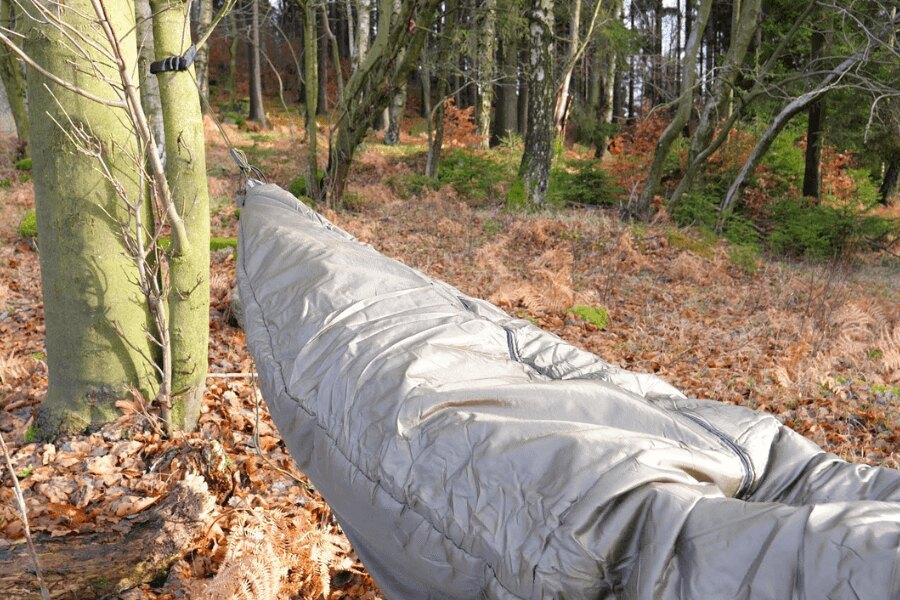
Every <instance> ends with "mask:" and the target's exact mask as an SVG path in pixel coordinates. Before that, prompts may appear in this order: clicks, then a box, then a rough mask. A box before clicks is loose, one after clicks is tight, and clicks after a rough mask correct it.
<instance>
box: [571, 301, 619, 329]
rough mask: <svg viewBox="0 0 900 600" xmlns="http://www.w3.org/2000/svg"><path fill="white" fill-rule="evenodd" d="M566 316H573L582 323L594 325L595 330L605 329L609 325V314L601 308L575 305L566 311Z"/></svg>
mask: <svg viewBox="0 0 900 600" xmlns="http://www.w3.org/2000/svg"><path fill="white" fill-rule="evenodd" d="M566 314H572V315H575V316H577V317H579V318H580V319H581V320H582V321H585V322H587V323H591V324H593V325H595V326H596V327H597V329H606V326H607V325H609V313H608V312H607V311H606V309H605V308H603V307H602V306H590V305H585V304H577V305H575V306H573V307H572V308H570V309H569V310H567V311H566Z"/></svg>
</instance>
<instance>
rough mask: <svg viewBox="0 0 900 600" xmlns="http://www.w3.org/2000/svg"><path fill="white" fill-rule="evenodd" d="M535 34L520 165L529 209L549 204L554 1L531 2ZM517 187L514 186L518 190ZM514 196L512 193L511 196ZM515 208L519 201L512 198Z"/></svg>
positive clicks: (553, 83) (553, 85)
mask: <svg viewBox="0 0 900 600" xmlns="http://www.w3.org/2000/svg"><path fill="white" fill-rule="evenodd" d="M527 13H528V14H527V17H528V25H529V30H530V33H531V36H530V40H529V43H530V44H531V48H530V50H529V52H528V55H529V61H528V68H529V73H528V91H529V98H528V130H527V131H526V133H525V149H524V151H523V153H522V162H521V163H520V164H519V184H520V185H521V188H522V191H523V192H524V202H525V205H526V206H541V205H543V204H545V203H546V201H547V188H548V186H549V183H550V163H551V161H552V160H553V134H554V131H555V130H554V128H553V107H554V100H555V99H556V80H555V78H554V76H553V52H554V43H553V0H531V3H530V5H529V7H528V11H527ZM516 186H517V184H514V186H513V187H514V189H515V187H516ZM511 196H512V194H511ZM510 201H511V203H512V204H513V205H515V204H516V202H517V201H518V199H517V198H515V197H511V198H510Z"/></svg>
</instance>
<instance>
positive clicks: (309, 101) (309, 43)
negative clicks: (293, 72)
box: [296, 0, 321, 200]
mask: <svg viewBox="0 0 900 600" xmlns="http://www.w3.org/2000/svg"><path fill="white" fill-rule="evenodd" d="M296 1H297V6H298V7H299V8H301V9H302V10H303V77H304V79H305V80H306V86H305V91H306V192H307V194H308V195H309V197H310V198H313V199H315V200H318V199H319V197H320V196H321V191H320V190H319V149H318V139H317V134H318V129H319V128H318V124H317V122H316V115H317V114H318V112H319V109H318V107H319V89H318V88H319V72H318V70H319V59H318V44H317V43H316V32H317V31H318V25H317V23H316V6H315V4H314V3H313V0H306V1H305V2H301V0H296Z"/></svg>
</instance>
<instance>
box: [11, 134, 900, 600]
mask: <svg viewBox="0 0 900 600" xmlns="http://www.w3.org/2000/svg"><path fill="white" fill-rule="evenodd" d="M226 128H227V131H228V133H229V136H230V137H231V139H232V141H233V142H234V143H235V144H236V145H237V146H239V147H243V148H244V149H245V150H246V151H247V153H248V155H250V156H251V159H253V160H254V161H255V162H256V163H257V164H258V166H260V167H262V168H263V169H264V170H265V172H266V173H267V174H268V175H269V178H270V179H271V180H272V181H274V182H276V183H279V184H280V185H282V186H284V187H287V186H288V184H289V183H290V181H291V180H292V179H294V178H295V177H296V176H297V174H298V171H299V169H298V168H297V167H296V165H298V164H300V163H301V160H302V157H301V155H300V154H299V150H298V148H300V147H302V144H301V143H300V142H302V139H299V140H298V138H299V137H300V135H299V134H298V133H297V132H296V131H295V130H293V129H292V128H291V127H290V126H288V125H287V124H286V122H285V121H284V120H281V121H278V124H276V126H275V129H274V130H272V131H268V132H252V131H247V130H244V129H239V128H237V127H236V126H233V125H226ZM208 139H209V145H208V156H207V163H208V165H209V175H210V190H211V197H212V199H213V203H212V205H213V232H212V233H213V235H214V236H220V237H232V236H235V235H236V234H237V216H236V209H235V206H234V204H233V196H234V192H235V189H236V187H237V180H236V178H235V177H234V176H233V173H234V169H233V167H232V163H231V160H230V159H229V158H228V156H227V149H226V147H225V145H224V143H223V142H221V141H220V139H219V138H218V137H217V133H216V131H215V128H214V127H213V126H212V125H211V124H210V125H209V126H208ZM323 141H324V140H323ZM402 142H403V143H402V144H401V145H400V146H399V147H386V146H383V145H381V144H379V143H377V141H375V137H374V135H373V136H372V137H371V138H370V140H369V141H368V142H367V144H366V146H365V148H364V149H363V150H361V152H360V154H359V155H358V159H357V161H356V162H355V163H354V167H353V170H352V174H351V180H350V185H349V192H350V193H349V195H348V197H349V199H350V200H351V202H350V204H351V206H350V208H348V209H346V210H343V211H340V212H333V211H325V213H326V216H327V217H328V218H329V219H331V220H332V221H334V222H335V223H336V224H338V225H339V226H341V227H343V228H345V229H346V230H348V231H350V232H351V233H353V234H354V235H356V236H357V237H358V238H359V239H360V240H362V241H364V242H367V243H369V244H372V245H373V246H374V247H375V248H377V249H378V250H380V251H381V252H383V253H385V254H387V255H388V256H391V257H394V258H397V259H399V260H401V261H403V262H405V263H407V264H409V265H412V266H414V267H416V268H418V269H420V270H422V271H424V272H425V273H427V274H428V275H431V276H434V277H436V278H439V279H443V280H445V281H447V282H449V283H450V284H452V285H454V286H456V287H458V288H459V289H461V290H462V291H463V292H465V293H466V294H470V295H473V296H477V297H481V298H486V299H488V300H490V301H492V302H494V303H496V304H498V305H499V306H501V307H502V308H504V309H505V310H507V311H508V312H510V313H512V314H515V315H518V316H521V317H523V318H527V319H530V320H532V321H533V322H535V323H537V324H538V325H540V326H541V327H543V328H545V329H547V330H549V331H552V332H553V333H555V334H557V335H559V336H561V337H562V338H564V339H566V340H568V341H570V342H572V343H574V344H576V345H579V346H581V347H583V348H586V349H587V350H590V351H592V352H595V353H597V354H598V355H600V356H602V357H603V358H604V359H606V360H607V361H610V362H612V363H617V364H619V365H621V366H623V367H625V368H627V369H633V370H639V371H648V372H653V373H656V374H658V375H659V376H660V377H662V378H663V379H665V380H667V381H669V382H670V383H672V384H673V385H675V386H676V387H678V388H680V389H682V390H683V391H684V392H685V393H686V394H688V395H690V396H695V397H700V398H711V399H716V400H720V401H722V402H727V403H733V404H741V405H744V406H748V407H751V408H754V409H760V410H766V411H769V412H771V413H773V414H775V415H776V416H777V417H778V418H779V419H781V420H782V421H783V422H785V423H786V424H788V425H789V426H791V427H793V428H794V429H796V430H798V431H799V432H801V433H803V434H804V435H806V436H808V437H810V438H811V439H812V440H813V441H815V442H816V443H818V444H820V445H821V446H823V447H824V448H826V449H828V450H830V451H832V452H834V453H836V454H838V455H840V456H842V457H844V458H846V459H848V460H851V461H855V462H860V463H867V464H873V465H884V466H888V467H893V468H898V467H900V302H898V294H900V266H898V262H897V260H896V258H891V257H885V256H882V255H869V256H865V257H854V259H853V260H847V261H843V262H841V263H830V264H820V265H813V264H809V263H804V262H794V263H788V262H780V261H776V260H773V259H767V258H765V257H763V258H751V259H750V260H749V261H748V260H746V259H743V260H737V259H736V257H735V255H734V253H733V252H731V248H730V247H729V246H728V244H727V243H726V242H723V241H720V240H715V239H710V238H709V237H708V236H703V235H701V234H699V233H697V232H694V231H692V230H685V229H678V228H676V227H675V226H673V225H672V224H670V223H668V222H666V220H665V219H664V218H663V219H661V220H660V221H658V222H656V223H653V224H650V225H637V224H629V223H625V222H622V221H621V220H619V218H618V217H617V213H615V212H614V211H609V210H598V209H588V208H567V209H556V210H553V211H546V212H539V213H530V214H515V213H509V212H506V211H504V210H503V208H502V203H500V202H491V201H487V202H481V203H478V204H477V205H475V204H473V203H472V202H470V201H467V199H466V198H464V197H461V196H460V194H459V193H458V192H457V191H456V190H454V189H453V188H452V187H450V186H445V187H444V188H442V189H438V190H429V189H427V188H426V189H423V190H422V192H421V194H420V195H418V196H411V197H408V198H404V197H402V195H398V192H397V186H396V185H394V182H396V181H397V180H398V177H402V176H404V175H410V174H413V173H415V172H417V170H418V169H419V168H420V167H421V165H422V164H423V161H424V154H423V140H422V138H421V137H412V136H404V137H403V139H402ZM5 147H11V146H10V145H6V146H5ZM0 180H2V181H3V182H4V183H3V187H2V188H0V339H2V350H0V403H2V410H0V431H2V433H3V436H4V438H5V439H6V441H7V444H8V445H9V446H10V452H11V455H12V462H13V465H14V468H15V471H16V473H17V476H18V478H19V479H20V485H21V486H22V488H23V490H24V494H25V497H26V504H27V507H28V518H29V521H30V525H31V529H32V531H33V532H35V533H36V534H37V535H39V536H40V535H51V536H69V535H78V534H79V533H85V532H97V531H116V532H125V531H127V530H128V528H129V527H131V524H130V523H131V519H132V518H133V517H134V516H135V515H137V514H138V513H140V512H141V511H143V510H147V509H148V507H150V506H152V505H153V504H154V503H155V502H157V500H158V499H159V498H160V497H162V496H163V495H165V494H166V492H167V491H168V490H169V489H170V488H171V487H172V485H173V484H174V482H175V481H177V480H178V479H179V478H180V477H181V475H182V474H183V472H184V471H185V470H188V469H190V468H191V465H196V462H197V459H196V457H197V456H198V455H202V456H207V455H208V454H209V453H208V452H205V451H206V450H209V449H210V448H213V447H214V446H215V445H216V444H221V447H222V448H223V449H224V452H225V454H226V455H227V461H225V462H226V463H227V464H226V470H227V477H226V482H225V483H224V484H220V486H219V487H218V488H215V489H214V490H213V491H214V492H215V493H216V495H217V504H216V509H215V511H214V519H213V520H212V521H211V522H210V524H209V527H208V530H207V533H206V535H205V536H204V537H203V538H202V539H201V540H200V541H199V542H198V543H197V545H196V547H195V548H194V549H193V550H192V551H191V552H190V553H189V554H188V555H187V557H186V558H185V559H183V560H181V561H179V562H178V563H176V565H175V567H174V568H173V569H172V570H171V571H170V574H169V576H168V579H162V580H158V581H156V582H154V584H153V585H151V584H145V585H143V586H141V587H139V588H135V589H133V590H131V591H128V592H125V593H123V594H121V596H120V597H122V598H129V599H131V598H174V597H185V595H186V597H230V594H232V593H236V590H238V589H240V586H241V585H246V586H251V587H250V588H248V589H249V591H251V592H253V593H252V594H250V597H257V598H265V597H287V595H286V594H285V592H286V591H290V592H291V593H292V594H294V596H295V597H303V598H318V597H320V595H324V597H326V598H328V599H337V598H367V599H374V598H379V597H380V596H379V593H378V591H377V588H376V587H375V586H374V584H373V582H372V580H371V579H370V578H369V577H368V575H367V574H366V572H365V569H364V568H363V567H362V565H361V564H360V563H359V562H358V561H357V559H356V556H355V555H354V553H353V551H352V549H351V548H350V545H349V544H348V542H347V541H346V539H345V538H344V537H343V536H342V534H341V533H340V528H339V527H338V525H337V523H336V521H335V519H334V518H333V516H332V514H331V511H330V509H329V508H328V506H327V505H326V504H325V502H324V501H323V500H322V499H321V497H320V496H318V494H316V492H315V489H314V487H313V486H311V485H310V484H309V483H308V482H307V481H306V480H305V478H304V477H303V475H302V474H301V473H300V472H298V471H297V470H296V468H295V467H294V465H293V461H292V460H291V458H290V456H289V454H288V453H287V451H286V449H285V447H284V444H283V443H282V441H281V440H280V438H279V436H278V433H277V432H276V431H275V429H274V426H273V424H272V422H271V420H270V419H269V417H268V413H267V411H266V408H265V404H264V402H262V401H261V400H258V399H257V396H256V394H255V393H254V392H255V388H254V386H253V385H252V379H251V376H249V375H247V374H248V373H252V372H253V368H254V367H253V363H252V359H251V357H250V355H249V354H248V352H247V350H246V347H245V338H244V334H243V332H242V331H241V330H240V329H238V328H236V327H235V326H233V325H232V324H231V323H230V321H229V318H228V315H229V312H230V295H231V290H232V288H233V287H234V285H235V256H234V252H233V250H232V249H230V248H225V249H221V250H217V251H215V252H214V253H213V257H212V276H211V277H212V279H211V283H212V285H211V303H212V305H211V312H210V321H209V322H210V331H211V342H210V378H209V380H208V389H207V393H206V397H205V403H204V407H203V413H202V416H201V419H200V427H199V431H198V432H196V433H194V434H191V435H178V436H175V437H174V438H172V439H167V438H165V436H163V435H162V434H161V432H160V430H159V427H158V425H157V422H156V420H155V417H154V409H153V408H151V407H148V406H146V404H145V403H144V402H143V401H142V399H140V398H135V399H134V400H133V401H129V402H123V403H121V407H122V409H123V412H124V415H123V416H122V418H121V419H120V420H119V421H117V422H116V423H113V424H111V425H108V426H106V427H104V428H103V429H102V430H100V431H98V432H94V433H92V434H90V435H81V436H69V437H66V438H64V439H60V440H57V441H56V442H55V443H53V444H43V443H36V442H30V441H27V439H26V438H27V435H28V431H29V427H30V425H31V420H32V415H33V411H34V409H35V408H36V406H37V405H38V404H39V403H40V401H41V398H42V396H43V394H44V392H45V390H46V386H47V368H46V360H45V357H46V353H45V348H44V326H43V305H42V303H41V289H40V286H41V284H40V278H39V276H38V274H39V257H38V253H37V252H36V251H35V250H34V247H33V245H32V243H31V242H30V241H29V240H26V239H24V238H22V237H21V236H20V235H19V233H18V226H19V222H20V220H21V218H22V216H23V214H24V213H25V211H26V210H27V209H29V208H31V207H32V206H33V192H32V190H31V184H30V182H29V181H28V177H27V174H26V173H22V172H18V171H16V170H15V169H14V167H13V163H12V159H11V157H10V156H9V155H8V153H5V154H4V155H3V157H2V163H0ZM39 244H40V242H39V241H38V245H39ZM579 305H580V306H592V307H602V308H603V309H604V310H605V312H606V314H607V315H608V322H607V323H606V324H605V326H599V325H598V323H596V322H591V321H589V320H586V319H585V318H583V317H582V316H579V315H578V314H576V313H575V312H572V311H571V309H572V308H573V307H575V306H579ZM257 437H258V440H259V443H258V446H259V450H257V443H256V442H255V439H256V438H257ZM192 457H193V458H192ZM275 467H277V468H275ZM3 473H4V474H3V477H4V484H3V486H2V487H0V531H2V532H3V535H2V537H0V549H2V547H3V546H4V545H6V544H9V543H11V542H12V541H14V540H19V539H21V537H22V535H23V534H22V531H23V530H22V523H21V520H20V518H19V516H18V512H17V510H16V508H15V502H14V499H13V495H12V491H11V488H10V486H9V484H8V480H7V478H8V474H7V473H6V471H5V469H3ZM259 533H263V534H264V535H262V536H260V535H259ZM261 572H264V573H267V574H268V575H269V576H268V578H264V577H260V576H259V573H261ZM216 573H217V574H218V575H216V576H215V578H212V579H210V578H211V577H213V575H214V574H216ZM279 585H281V586H284V587H282V589H281V591H275V590H276V589H277V587H278V586H279ZM266 586H268V587H266ZM267 594H269V595H267Z"/></svg>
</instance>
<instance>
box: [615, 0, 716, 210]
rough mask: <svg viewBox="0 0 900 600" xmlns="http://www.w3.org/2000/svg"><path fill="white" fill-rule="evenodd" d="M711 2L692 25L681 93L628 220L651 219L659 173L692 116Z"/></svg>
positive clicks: (704, 3)
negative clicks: (701, 50)
mask: <svg viewBox="0 0 900 600" xmlns="http://www.w3.org/2000/svg"><path fill="white" fill-rule="evenodd" d="M712 4H713V0H701V2H700V7H699V14H698V15H697V21H696V23H695V28H694V31H693V32H692V33H691V38H690V39H689V40H688V43H687V47H686V48H685V52H684V77H683V78H682V81H681V92H680V94H679V97H678V107H677V108H676V110H675V115H674V117H673V118H672V121H671V122H670V123H669V125H668V126H667V127H666V129H665V131H663V133H662V135H661V136H660V138H659V141H658V142H657V143H656V148H655V149H654V151H653V162H652V163H651V165H650V170H649V172H648V173H647V178H646V179H645V180H644V189H643V190H641V193H640V195H639V196H638V197H637V200H636V201H635V202H634V203H631V204H629V205H628V206H627V207H626V208H625V211H626V213H627V214H628V215H629V216H631V217H637V218H639V219H644V220H647V219H649V218H650V216H651V214H650V213H651V205H650V204H651V201H652V200H653V196H654V195H655V194H656V190H657V188H658V187H659V182H660V180H661V179H662V170H663V165H664V163H665V160H666V157H667V156H668V155H669V151H670V150H671V148H672V143H673V142H674V141H675V139H676V138H677V137H678V136H679V135H680V134H681V130H682V129H683V128H684V126H685V124H686V123H687V122H688V119H690V116H691V108H692V106H693V99H694V86H695V85H696V82H697V74H696V70H695V67H696V64H697V51H698V49H699V47H700V38H701V36H702V35H703V32H704V30H705V29H706V23H707V21H708V20H709V13H710V10H711V9H712Z"/></svg>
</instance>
